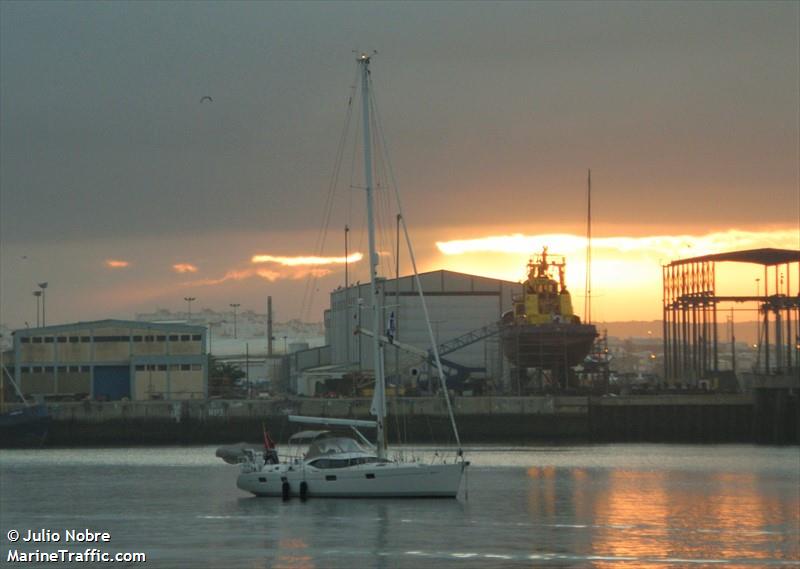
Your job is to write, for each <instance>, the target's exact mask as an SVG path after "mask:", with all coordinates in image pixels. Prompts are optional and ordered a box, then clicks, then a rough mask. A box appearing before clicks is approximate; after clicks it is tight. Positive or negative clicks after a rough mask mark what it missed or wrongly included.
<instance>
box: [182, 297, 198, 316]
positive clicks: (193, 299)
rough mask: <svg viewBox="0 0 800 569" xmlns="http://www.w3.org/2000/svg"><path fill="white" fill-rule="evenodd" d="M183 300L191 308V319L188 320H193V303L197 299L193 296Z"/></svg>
mask: <svg viewBox="0 0 800 569" xmlns="http://www.w3.org/2000/svg"><path fill="white" fill-rule="evenodd" d="M183 300H185V301H186V304H187V306H188V307H189V318H188V319H189V320H191V319H192V302H194V301H195V300H197V299H196V298H195V297H193V296H184V297H183Z"/></svg>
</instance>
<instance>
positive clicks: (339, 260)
mask: <svg viewBox="0 0 800 569" xmlns="http://www.w3.org/2000/svg"><path fill="white" fill-rule="evenodd" d="M363 257H364V256H363V255H362V254H361V253H353V254H351V255H348V256H347V257H314V256H312V257H280V256H275V255H253V257H252V258H251V259H250V262H251V263H276V264H278V265H283V266H284V267H297V266H303V265H343V264H345V263H357V262H358V261H360V260H361V259H362V258H363Z"/></svg>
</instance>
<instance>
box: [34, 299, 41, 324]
mask: <svg viewBox="0 0 800 569" xmlns="http://www.w3.org/2000/svg"><path fill="white" fill-rule="evenodd" d="M33 296H35V297H36V327H37V328H38V327H39V304H40V300H39V299H41V298H42V291H40V290H35V291H33Z"/></svg>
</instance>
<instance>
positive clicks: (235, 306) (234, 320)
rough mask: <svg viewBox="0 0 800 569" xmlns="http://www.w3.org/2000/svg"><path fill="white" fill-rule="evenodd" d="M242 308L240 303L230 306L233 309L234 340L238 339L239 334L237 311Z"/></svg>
mask: <svg viewBox="0 0 800 569" xmlns="http://www.w3.org/2000/svg"><path fill="white" fill-rule="evenodd" d="M240 306H241V304H240V303H238V302H236V303H233V304H231V305H230V307H231V308H233V337H234V338H236V337H237V332H236V309H237V308H239V307H240Z"/></svg>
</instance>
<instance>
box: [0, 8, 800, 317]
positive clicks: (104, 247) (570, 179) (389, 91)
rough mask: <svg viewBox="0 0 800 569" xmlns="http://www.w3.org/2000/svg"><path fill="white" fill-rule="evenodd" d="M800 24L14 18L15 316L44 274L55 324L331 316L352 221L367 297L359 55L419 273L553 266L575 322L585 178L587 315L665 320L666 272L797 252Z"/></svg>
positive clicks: (784, 18)
mask: <svg viewBox="0 0 800 569" xmlns="http://www.w3.org/2000/svg"><path fill="white" fill-rule="evenodd" d="M798 30H800V4H798V3H796V2H775V3H770V2H757V3H747V2H737V3H720V2H709V3H702V2H690V3H681V2H659V3H647V2H639V3H613V2H603V3H578V2H574V3H546V2H535V3H534V2H531V3H523V2H514V3H460V2H457V3H449V2H442V3H415V2H412V3H403V2H398V3H337V2H320V3H315V2H304V3H272V2H270V3H266V2H264V3H231V2H225V3H213V2H202V3H193V2H174V3H170V2H158V3H123V2H114V3H96V2H91V3H68V2H33V3H31V2H26V3H17V2H8V1H4V2H2V3H0V125H2V128H0V255H1V256H0V311H1V312H2V313H1V314H0V322H1V323H2V324H5V325H7V326H10V327H20V326H24V325H25V323H26V322H29V323H35V321H36V303H35V299H34V297H33V296H32V294H31V293H32V291H33V290H34V289H35V288H36V283H37V282H43V281H47V282H48V283H49V287H48V289H47V320H48V323H59V322H70V321H76V320H93V319H100V318H112V317H113V318H130V317H133V316H134V314H135V313H136V312H145V311H152V310H154V309H156V308H168V309H171V310H183V309H184V308H185V302H184V301H183V298H184V297H185V296H193V297H196V298H197V300H196V301H195V303H194V305H193V310H198V309H202V308H206V307H207V308H212V309H215V310H222V309H226V308H227V306H228V305H229V303H240V304H241V309H254V310H257V311H259V312H263V311H264V310H265V303H266V297H267V295H272V296H273V302H274V305H275V309H276V312H277V315H276V316H277V318H278V319H279V320H286V319H289V318H296V317H303V318H306V319H310V320H321V319H322V310H323V309H324V308H325V307H327V304H328V301H329V297H328V293H329V292H330V290H332V289H333V288H335V287H336V286H339V285H340V284H343V281H344V264H343V261H344V256H345V250H344V226H345V224H348V225H349V226H350V227H351V228H352V230H351V231H350V248H349V251H348V253H349V254H350V255H351V257H350V262H351V263H352V265H351V268H352V270H353V273H352V275H353V276H352V279H353V280H362V281H363V280H366V279H367V272H366V266H365V262H364V260H363V258H362V255H363V254H364V253H365V252H366V236H365V231H364V229H363V225H364V223H363V220H364V214H363V205H362V204H361V202H362V200H363V191H362V190H361V189H360V188H361V187H362V186H363V176H362V174H361V172H360V160H359V159H358V149H357V147H356V146H355V144H356V143H355V136H354V133H355V131H356V130H357V126H358V125H357V118H356V110H357V109H358V107H357V106H356V107H354V116H353V119H352V121H351V123H350V131H352V132H350V134H349V135H347V136H346V137H345V138H344V140H345V144H344V151H343V160H342V162H341V167H340V171H339V176H338V179H337V184H336V185H335V186H334V191H333V193H330V192H329V189H330V188H331V185H332V182H331V180H332V179H333V173H334V171H335V169H336V164H337V162H336V156H337V148H338V145H339V141H340V139H342V136H343V134H342V133H343V126H344V124H345V119H346V116H347V104H348V99H349V98H350V97H351V94H352V87H353V85H354V83H355V78H356V64H355V54H354V53H353V50H358V49H360V50H370V51H371V50H373V49H375V50H377V51H378V54H377V55H376V56H375V57H374V58H373V63H372V78H373V81H374V85H375V90H376V100H377V104H378V111H379V117H380V121H381V125H382V132H383V134H384V135H385V138H386V142H387V145H388V156H389V158H390V159H391V166H392V169H393V171H394V174H395V178H396V182H397V187H398V189H399V191H400V194H401V195H402V199H403V207H404V209H405V213H406V219H407V221H408V224H409V228H410V231H411V234H412V239H413V240H414V244H415V247H416V249H417V255H418V258H419V264H420V270H435V269H441V268H443V269H449V270H454V271H461V272H466V273H475V274H480V275H486V276H492V277H497V278H505V279H509V280H514V281H516V280H519V279H521V278H522V277H523V275H524V270H525V263H526V261H527V259H528V257H529V256H530V255H531V254H533V253H536V252H538V251H539V250H540V249H541V247H542V246H543V245H547V246H549V250H550V251H551V252H552V253H556V254H563V255H566V256H567V261H568V281H567V282H568V285H569V287H570V289H571V290H572V291H573V294H574V295H575V296H576V298H577V302H576V306H578V307H580V308H582V305H583V302H582V299H583V295H584V277H585V265H584V263H585V257H584V253H585V240H584V235H585V230H586V228H585V225H586V175H587V169H589V168H591V170H592V182H593V185H592V188H593V198H594V199H593V206H592V208H593V235H594V238H595V240H594V256H593V259H594V263H593V268H592V277H593V283H594V284H593V297H594V301H593V314H594V316H595V319H599V320H649V319H655V318H659V317H660V315H661V268H660V265H661V264H663V263H666V262H669V261H671V260H674V259H677V258H686V257H691V256H696V255H701V254H706V253H715V252H723V251H730V250H735V249H751V248H756V247H781V248H791V249H800V158H799V156H800V32H799V31H798ZM204 97H211V98H212V99H213V100H212V101H209V100H203V98H204ZM356 104H357V103H356V102H355V101H354V105H356ZM378 166H379V168H378V169H379V172H378V179H379V181H380V180H382V181H383V183H384V184H386V183H389V182H390V181H391V180H390V177H389V176H388V175H387V172H388V169H387V168H388V163H386V162H385V161H384V162H382V163H379V164H378ZM329 194H330V206H331V207H330V211H331V215H330V217H329V219H328V220H327V222H325V221H324V220H325V211H326V210H325V205H326V202H327V201H328V199H329ZM388 197H389V196H388V192H386V191H383V192H382V195H380V196H379V203H380V204H382V207H383V209H382V212H383V215H382V218H383V219H384V220H385V221H387V222H388V224H387V226H386V227H384V228H383V231H382V234H381V235H382V240H381V243H380V246H381V249H382V250H383V251H384V253H385V255H384V256H383V259H384V260H385V263H384V269H385V270H386V271H391V272H393V271H394V263H393V260H392V254H391V251H392V250H393V247H394V246H393V244H392V241H391V240H392V239H393V236H394V227H393V225H392V224H393V220H394V213H395V210H394V209H392V208H390V207H389V206H388V205H387V203H388V200H387V198H388ZM324 224H327V226H328V232H327V234H325V235H324V238H323V237H321V235H322V234H321V232H320V228H321V226H323V225H324ZM323 241H324V245H323ZM409 270H410V265H409V263H408V255H407V253H404V252H401V272H402V273H407V272H408V271H409ZM761 276H763V272H762V271H761V270H760V269H758V268H757V267H750V266H744V267H736V268H729V267H726V268H723V269H721V270H720V273H719V274H718V284H719V287H718V288H720V289H722V292H723V293H728V292H730V293H734V292H738V293H746V294H749V293H751V292H755V286H756V282H755V279H756V278H759V277H761ZM790 278H791V282H792V283H793V286H792V288H793V292H794V293H796V288H797V285H798V284H800V274H799V273H798V267H797V265H796V264H795V266H794V267H793V268H792V274H791V276H790Z"/></svg>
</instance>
